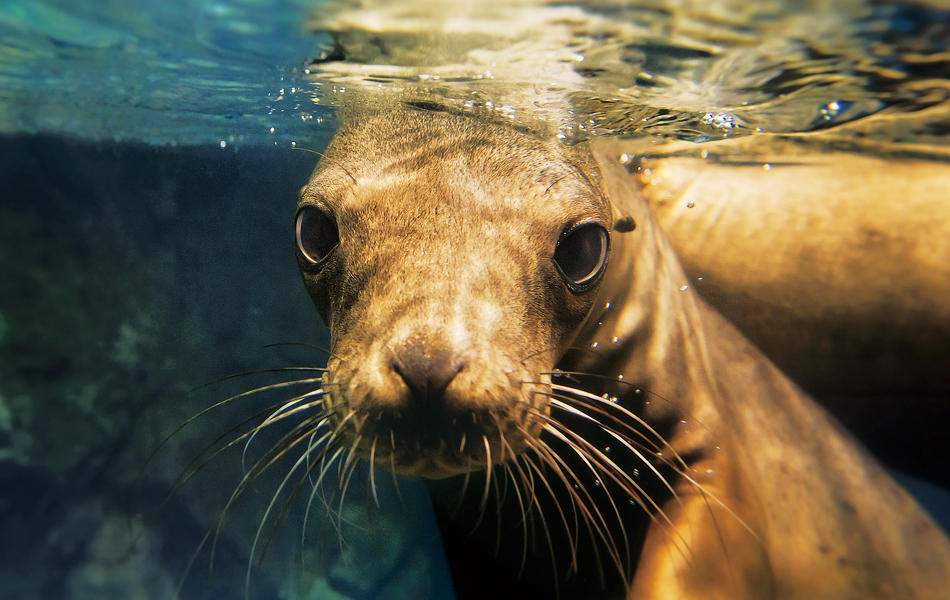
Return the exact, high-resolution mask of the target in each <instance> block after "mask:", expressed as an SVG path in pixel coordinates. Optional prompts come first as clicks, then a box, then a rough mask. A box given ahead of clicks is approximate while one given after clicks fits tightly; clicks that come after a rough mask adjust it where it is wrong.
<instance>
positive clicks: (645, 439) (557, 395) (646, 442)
mask: <svg viewBox="0 0 950 600" xmlns="http://www.w3.org/2000/svg"><path fill="white" fill-rule="evenodd" d="M536 393H538V394H540V395H543V396H547V397H549V398H552V399H557V400H559V401H561V402H560V403H559V404H558V408H561V409H563V410H566V409H564V408H563V405H564V403H568V402H569V403H571V406H572V407H573V410H581V409H587V410H591V411H594V412H596V413H597V414H599V415H603V416H604V417H606V418H607V419H609V420H610V421H611V422H613V423H614V424H616V425H617V426H618V429H615V430H614V431H616V432H617V433H618V434H620V430H623V431H629V432H630V433H631V434H633V435H635V436H636V437H637V438H639V441H637V440H634V439H632V438H630V437H628V436H626V435H625V434H621V435H624V437H626V438H627V439H628V440H629V441H630V443H632V444H635V445H636V446H637V447H639V448H642V449H643V450H644V451H646V452H649V453H650V454H657V453H662V450H664V449H665V448H668V447H669V444H668V443H667V442H666V440H665V439H663V438H662V437H659V438H658V439H659V440H660V443H659V444H658V443H657V442H656V441H655V440H653V439H651V438H650V437H649V436H647V435H646V434H645V433H644V432H643V431H641V430H640V429H638V428H637V427H636V425H638V424H639V423H638V422H637V421H636V420H635V419H634V422H633V423H630V422H627V421H624V420H623V419H621V418H620V417H618V416H617V415H616V414H613V413H611V412H610V411H609V410H607V409H608V408H610V407H616V404H615V403H613V402H610V401H608V400H604V401H603V402H604V404H602V405H601V404H591V403H590V402H589V401H588V400H587V399H579V398H577V397H576V396H574V395H572V394H570V393H564V392H563V391H561V390H560V389H558V390H555V391H553V392H542V391H538V392H536ZM617 410H618V411H620V412H623V411H626V409H624V408H623V407H617ZM587 418H589V419H595V420H597V422H598V425H600V426H606V424H605V423H603V422H601V421H600V420H599V419H596V417H593V415H587ZM657 435H659V434H657ZM663 458H664V461H665V462H670V460H669V459H667V458H666V457H663Z"/></svg>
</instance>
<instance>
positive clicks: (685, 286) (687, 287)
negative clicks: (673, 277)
mask: <svg viewBox="0 0 950 600" xmlns="http://www.w3.org/2000/svg"><path fill="white" fill-rule="evenodd" d="M688 289H689V286H688V285H683V286H680V291H681V292H685V291H686V290H688Z"/></svg>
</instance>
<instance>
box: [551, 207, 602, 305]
mask: <svg viewBox="0 0 950 600" xmlns="http://www.w3.org/2000/svg"><path fill="white" fill-rule="evenodd" d="M609 241H610V238H609V236H608V235H607V230H606V229H604V228H603V226H602V225H600V224H598V223H591V222H586V223H581V224H579V225H576V226H574V227H573V228H570V229H566V230H565V231H564V233H562V234H561V239H559V240H558V242H557V246H555V247H554V266H555V267H557V270H558V273H560V275H561V278H563V279H564V282H565V283H567V287H569V288H570V289H571V291H572V292H575V293H580V292H586V291H587V290H588V289H590V288H591V286H593V285H594V284H595V283H596V282H597V280H598V279H599V278H600V275H601V273H603V272H604V267H605V266H606V265H607V246H608V243H609Z"/></svg>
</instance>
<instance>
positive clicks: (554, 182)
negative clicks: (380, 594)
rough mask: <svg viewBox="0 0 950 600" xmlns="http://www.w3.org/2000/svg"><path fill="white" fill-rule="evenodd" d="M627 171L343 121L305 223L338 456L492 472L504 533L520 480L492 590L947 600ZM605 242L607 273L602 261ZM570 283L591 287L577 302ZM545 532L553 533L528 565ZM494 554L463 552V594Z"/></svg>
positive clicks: (436, 126)
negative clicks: (467, 574) (705, 285)
mask: <svg viewBox="0 0 950 600" xmlns="http://www.w3.org/2000/svg"><path fill="white" fill-rule="evenodd" d="M621 171H623V166H622V165H621V164H620V163H619V162H617V161H615V160H613V158H612V157H611V156H608V155H604V154H599V155H597V156H596V159H595V157H594V156H593V155H591V154H590V152H589V150H588V149H587V148H586V147H574V148H567V147H564V146H561V145H559V144H557V143H556V142H545V141H541V140H539V139H536V138H534V137H533V136H531V135H528V134H525V133H522V132H518V131H515V130H514V129H512V128H510V127H506V126H502V125H496V124H490V123H485V122H481V121H477V120H475V119H473V118H471V117H465V116H458V115H452V114H447V113H443V112H424V111H410V110H401V111H396V112H393V113H391V114H386V115H367V116H365V117H364V118H361V119H359V120H350V121H349V122H347V123H346V124H345V125H344V127H343V129H341V131H340V133H338V135H337V137H336V138H335V139H334V140H333V142H331V144H330V147H329V148H328V150H327V159H325V160H324V161H323V162H322V163H321V165H320V166H319V167H318V168H317V170H316V171H315V173H314V175H313V177H312V178H311V181H310V183H309V184H308V185H307V186H306V187H305V188H304V190H303V191H302V194H301V200H300V204H299V206H298V217H297V219H298V221H297V222H298V261H299V262H300V264H301V270H302V272H303V274H304V280H305V283H306V285H307V288H308V291H309V292H310V294H311V296H312V297H313V298H314V301H315V303H316V305H317V307H318V308H319V309H320V311H321V313H322V315H323V317H324V319H325V321H326V323H327V325H328V327H329V329H330V333H331V341H332V355H331V359H330V361H329V362H328V372H327V374H326V376H325V378H324V385H323V389H324V390H325V392H326V395H327V400H326V404H327V409H328V411H329V412H330V413H331V417H330V419H331V422H332V424H333V426H334V431H335V434H334V439H333V440H332V441H331V446H333V447H337V448H344V449H346V448H348V449H350V450H351V455H352V456H359V457H361V458H364V459H367V460H369V461H370V462H371V463H373V464H374V465H379V466H383V467H387V468H390V469H392V470H395V471H397V472H402V473H408V474H415V475H422V476H426V477H430V478H435V479H441V478H445V477H449V476H453V475H459V474H463V473H466V472H469V471H483V473H482V474H481V475H479V476H478V478H481V477H484V478H485V479H484V484H485V486H486V490H485V491H484V492H482V491H480V490H479V491H478V493H476V494H474V495H475V500H476V502H475V504H476V505H477V504H481V506H482V512H483V513H486V512H487V513H488V514H489V520H490V515H491V513H492V512H493V511H492V510H491V509H489V510H488V511H485V510H484V507H485V505H486V503H489V500H490V498H491V497H492V494H491V493H490V492H489V489H488V487H489V484H491V483H492V481H497V479H498V473H501V474H502V475H506V476H508V477H510V479H511V483H512V484H513V487H512V488H511V489H510V490H509V488H508V487H504V488H503V489H504V490H507V491H505V492H504V493H503V494H502V493H500V492H498V488H499V487H501V486H496V487H495V488H494V489H495V492H494V494H495V496H494V498H495V499H496V501H497V503H499V504H504V498H505V497H507V498H509V503H515V505H516V506H520V508H521V517H522V519H521V521H520V524H519V520H517V519H516V520H515V521H514V522H511V523H509V524H508V525H507V526H505V527H504V529H503V530H502V531H503V533H502V535H503V536H504V537H505V538H507V537H508V536H509V535H510V536H514V537H515V539H516V540H522V539H523V540H524V549H523V551H522V552H518V551H517V550H518V549H519V548H515V549H514V552H513V554H512V549H511V548H510V547H508V546H509V544H508V543H507V542H506V543H504V544H502V546H503V547H501V548H500V550H498V552H500V556H501V557H502V558H501V564H500V565H496V566H495V567H490V566H487V563H486V564H479V565H477V566H476V567H475V571H476V572H477V573H482V574H483V576H482V585H485V583H484V582H485V580H489V581H494V577H495V575H494V573H491V574H488V573H485V569H488V568H493V570H498V571H509V572H511V573H515V574H517V573H518V572H519V571H524V572H525V575H524V576H525V577H526V578H527V580H528V581H531V582H534V581H537V580H538V579H537V574H538V573H541V576H540V577H541V578H542V579H543V578H544V577H545V576H546V577H547V578H548V579H549V580H557V579H558V578H559V577H558V573H559V570H558V567H557V565H560V567H561V568H564V567H567V568H569V569H571V570H577V571H579V572H580V573H581V574H582V575H583V574H585V573H587V572H588V571H589V570H590V569H589V568H590V567H591V563H594V564H593V567H594V569H593V571H594V572H596V571H597V570H598V568H600V567H605V568H607V569H610V568H613V565H614V564H616V566H617V568H618V570H620V571H623V570H624V567H623V562H624V560H623V559H624V557H626V558H630V559H632V560H635V561H636V567H635V568H634V569H632V577H631V578H630V579H629V581H624V582H623V585H622V586H620V587H619V588H617V589H613V588H611V581H614V582H616V581H617V578H616V577H614V578H613V579H612V580H611V579H610V578H609V577H608V581H607V583H606V584H603V583H602V584H600V585H598V582H597V581H596V580H595V581H590V582H588V581H581V582H580V584H579V585H576V586H574V587H570V586H569V584H568V587H566V588H562V591H564V590H567V591H566V592H564V594H563V597H575V596H576V597H585V596H591V597H603V596H604V594H605V593H613V594H615V595H616V596H618V597H622V596H624V595H626V596H627V597H628V598H631V599H632V598H637V599H649V598H686V599H688V598H729V599H741V598H748V599H756V600H759V599H763V598H782V599H793V598H815V597H821V598H856V599H857V598H861V599H866V598H881V599H883V598H894V597H901V598H937V597H939V596H940V595H941V594H942V593H943V592H944V590H946V589H948V586H950V544H948V542H947V540H946V538H945V537H944V536H943V534H942V533H941V532H940V531H939V530H938V529H937V527H936V526H935V525H934V524H933V523H932V521H931V520H930V519H929V518H928V517H927V516H926V514H924V512H923V511H922V510H921V509H920V508H919V507H918V506H917V505H916V504H915V503H914V501H913V500H912V499H911V498H910V497H909V496H908V495H907V494H906V493H905V492H904V491H903V490H902V489H901V488H900V487H899V486H898V485H897V484H896V483H894V481H893V480H892V479H891V478H890V477H889V476H888V475H887V474H886V473H885V472H884V471H883V470H882V468H881V467H880V466H879V465H877V463H876V462H875V461H874V459H872V458H871V457H870V456H868V455H867V454H866V453H865V452H863V451H862V450H861V449H860V448H859V447H858V446H857V445H856V444H855V442H854V441H853V440H851V439H850V437H849V436H848V435H847V434H846V433H844V432H843V431H841V430H840V429H839V428H838V427H837V426H836V425H835V424H834V423H833V422H832V421H831V420H830V418H829V417H828V416H827V415H826V414H825V412H824V411H823V410H822V409H821V408H819V407H818V406H817V405H815V404H814V403H813V402H812V401H811V400H810V399H809V398H808V397H807V396H806V395H804V394H803V393H802V392H801V391H800V390H799V389H798V388H797V387H796V386H795V385H794V384H792V383H791V382H790V381H788V380H787V379H786V378H785V377H784V376H783V375H782V374H781V373H780V372H779V371H778V370H777V369H776V368H775V367H774V366H773V365H772V364H771V363H770V362H769V361H768V360H767V359H766V358H765V357H764V356H762V355H761V354H760V353H759V352H758V351H757V350H756V349H755V348H754V347H753V346H752V345H751V344H750V343H749V342H747V341H746V340H745V338H743V337H742V335H741V334H739V333H738V331H736V330H735V328H733V327H732V326H731V325H730V324H729V323H728V322H726V321H725V320H724V319H723V318H722V317H720V316H719V315H718V314H717V313H716V312H715V311H713V310H712V309H710V308H709V307H708V306H707V305H706V304H705V303H704V301H703V300H702V299H701V298H699V296H698V295H697V294H696V293H695V290H694V289H693V288H692V287H691V286H690V285H689V282H688V279H687V277H686V276H685V275H684V274H683V271H682V269H681V267H680V266H679V263H678V262H677V260H676V256H675V253H674V251H673V249H672V248H671V246H670V244H669V242H668V241H667V240H666V239H665V237H664V234H663V233H662V232H661V230H660V228H659V227H658V226H657V225H656V224H655V223H654V219H653V216H652V215H651V214H650V211H649V209H648V207H647V205H646V203H645V202H644V201H643V199H642V198H641V196H640V195H639V192H638V190H637V189H636V188H635V187H634V186H633V185H632V184H631V183H630V180H629V178H624V177H623V176H621V175H622V173H621ZM600 229H603V230H604V231H605V232H606V231H609V232H610V233H609V252H607V251H606V247H605V252H604V258H605V262H597V260H595V259H597V253H596V252H593V253H590V248H591V247H592V246H596V243H597V240H598V239H600V238H598V237H597V232H599V231H600ZM302 231H303V233H301V232H302ZM578 231H583V232H585V233H584V235H585V236H586V237H583V238H581V241H580V242H578V243H573V244H572V243H571V242H569V241H566V240H575V241H576V237H577V235H579V234H577V232H578ZM565 247H567V248H568V250H569V251H567V250H565ZM552 256H553V258H552ZM576 256H580V258H576ZM590 257H593V258H590ZM588 263H589V264H588ZM574 267H577V270H578V272H579V273H581V274H583V273H584V272H585V270H586V269H588V267H590V269H589V270H591V274H590V275H589V276H585V277H584V278H580V279H574V280H572V279H571V275H570V274H571V273H573V272H574V271H575V269H574ZM578 282H580V283H578ZM556 367H557V368H560V369H563V371H556V370H555V368H556ZM565 371H566V372H569V373H564V372H565ZM571 373H576V375H570V374H571ZM564 375H569V377H568V378H567V380H565V379H564V378H563V376H564ZM588 431H591V432H592V433H591V434H590V437H587V436H588V433H587V432H588ZM488 465H495V466H494V468H489V469H487V474H486V473H484V471H485V470H486V467H487V466H488ZM499 465H500V466H499ZM492 471H495V473H496V475H495V477H494V479H492ZM640 472H642V473H640ZM462 477H465V479H464V482H465V483H466V484H468V483H469V478H468V477H467V476H464V475H463V476H462ZM459 479H460V477H456V478H454V479H449V480H446V481H447V482H448V485H452V484H453V482H457V481H458V480H459ZM472 479H473V481H474V480H475V479H476V477H475V476H472ZM472 486H473V487H474V483H473V484H472ZM436 489H437V490H438V489H439V486H436ZM470 495H471V494H470ZM514 497H516V498H517V500H511V498H514ZM435 498H436V500H437V502H441V501H442V498H443V497H442V496H441V494H440V493H438V492H437V493H436V494H435ZM479 499H480V501H479ZM628 504H629V506H628ZM499 510H500V509H499ZM463 514H464V512H463ZM571 515H573V517H572V516H571ZM530 522H540V523H541V525H542V526H543V527H541V526H539V527H538V528H537V529H536V530H535V531H534V536H533V538H532V539H533V541H532V542H531V544H530V545H531V546H532V547H535V546H540V547H541V548H540V549H538V548H535V550H533V551H532V552H528V547H529V537H531V536H529V526H530ZM572 523H573V524H572ZM474 525H475V523H468V524H466V525H465V527H466V528H471V527H473V526H474ZM519 527H520V528H523V530H524V531H523V535H522V534H521V533H520V532H519V533H514V532H512V530H511V528H519ZM558 529H563V530H564V531H560V532H558V531H556V530H558ZM539 532H540V533H539ZM482 533H484V530H481V531H480V532H479V530H476V534H475V536H474V537H473V538H472V539H471V541H469V540H468V539H466V540H464V541H463V543H462V544H463V546H466V552H467V553H466V554H465V555H464V557H462V558H459V557H453V556H452V554H451V553H450V557H449V558H450V562H453V559H454V562H455V563H456V565H455V569H454V570H455V571H456V573H457V574H458V573H460V572H463V571H464V568H463V567H460V566H458V562H459V561H466V562H468V561H472V560H475V558H474V557H475V556H476V553H475V552H468V550H469V549H468V548H467V546H473V547H474V546H477V545H479V544H480V543H481V542H480V541H479V539H478V538H479V536H480V535H481V534H482ZM487 537H488V538H489V539H490V541H489V542H488V547H489V548H490V547H491V546H492V545H493V543H494V541H495V531H494V528H492V530H491V531H489V532H487ZM565 538H566V539H567V540H568V541H567V542H565V541H563V540H564V539H565ZM588 542H589V543H590V544H592V545H593V546H596V547H599V548H600V550H597V549H596V548H594V549H593V550H592V551H591V550H589V547H588V545H585V544H586V543H588ZM512 545H516V546H520V545H521V544H520V541H519V544H512ZM545 545H548V546H552V545H553V546H555V547H554V548H548V550H551V552H550V553H549V552H547V551H546V550H544V548H543V547H544V546H545ZM577 546H580V549H577ZM594 553H596V555H595V554H594ZM519 555H521V556H522V561H523V562H524V563H526V564H525V565H523V568H521V567H519V565H518V564H512V562H513V561H512V560H511V559H510V558H509V557H510V556H514V557H515V558H516V559H517V557H518V556H519ZM489 556H490V552H489ZM549 556H550V561H549V560H548V557H549ZM565 556H567V558H568V560H570V563H569V564H568V565H563V564H560V563H558V561H559V560H563V558H564V557H565ZM594 556H596V557H599V560H597V559H595V558H593V557H594ZM483 558H484V556H483ZM516 559H515V561H514V562H515V563H517V560H516ZM488 560H490V558H489V559H488ZM552 562H553V563H554V564H555V565H556V566H555V567H552ZM598 563H602V564H598ZM468 566H471V565H468ZM552 569H553V570H552ZM532 577H534V579H532ZM457 584H459V587H458V588H457V592H458V593H459V596H460V597H468V595H467V594H466V592H472V594H471V595H472V596H475V595H477V591H476V587H477V582H474V583H473V584H472V586H469V585H468V584H467V583H461V582H459V581H457ZM603 587H606V588H607V589H608V591H607V592H605V591H603ZM552 591H553V584H552V585H551V586H550V587H548V588H546V589H542V590H533V592H534V593H535V594H536V595H537V596H538V597H544V596H545V595H550V594H551V593H552ZM530 594H531V590H528V589H527V588H523V589H521V590H519V592H518V595H519V597H522V598H527V597H532V596H531V595H530Z"/></svg>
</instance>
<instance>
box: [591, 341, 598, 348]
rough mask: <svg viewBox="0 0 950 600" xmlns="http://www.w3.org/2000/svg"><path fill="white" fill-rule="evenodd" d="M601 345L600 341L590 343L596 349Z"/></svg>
mask: <svg viewBox="0 0 950 600" xmlns="http://www.w3.org/2000/svg"><path fill="white" fill-rule="evenodd" d="M599 346H600V342H594V343H593V344H591V345H590V347H591V348H594V349H596V348H598V347H599Z"/></svg>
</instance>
